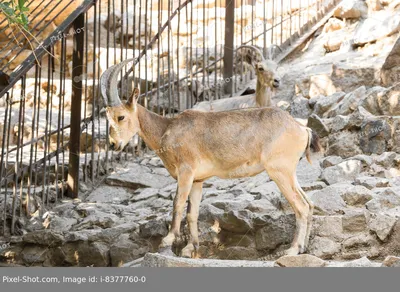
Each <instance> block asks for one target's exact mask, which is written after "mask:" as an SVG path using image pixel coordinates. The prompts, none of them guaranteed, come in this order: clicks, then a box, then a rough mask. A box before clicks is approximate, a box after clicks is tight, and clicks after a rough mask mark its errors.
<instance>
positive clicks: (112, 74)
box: [100, 58, 136, 107]
mask: <svg viewBox="0 0 400 292" xmlns="http://www.w3.org/2000/svg"><path fill="white" fill-rule="evenodd" d="M135 60H136V59H135V58H133V59H127V60H125V61H122V62H121V63H119V64H116V65H113V66H111V67H110V68H108V69H107V70H106V71H104V73H103V74H102V75H101V77H100V92H101V96H102V97H103V99H104V103H105V105H106V106H110V107H113V106H118V105H121V104H122V102H121V99H120V98H119V95H118V74H119V72H120V71H121V70H122V68H123V67H124V66H125V65H126V64H128V63H129V62H132V61H135Z"/></svg>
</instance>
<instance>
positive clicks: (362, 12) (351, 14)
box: [333, 0, 368, 19]
mask: <svg viewBox="0 0 400 292" xmlns="http://www.w3.org/2000/svg"><path fill="white" fill-rule="evenodd" d="M367 15H368V7H367V4H365V2H364V1H359V0H346V1H343V3H342V4H341V5H340V6H339V7H338V8H336V10H335V11H334V12H333V16H335V17H339V18H342V19H351V18H352V19H359V18H360V17H364V18H365V17H366V16H367Z"/></svg>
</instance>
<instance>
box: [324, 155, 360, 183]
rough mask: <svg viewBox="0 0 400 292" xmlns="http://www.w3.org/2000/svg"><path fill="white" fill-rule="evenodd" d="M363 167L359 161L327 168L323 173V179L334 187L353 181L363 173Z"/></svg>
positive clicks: (350, 161)
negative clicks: (339, 183)
mask: <svg viewBox="0 0 400 292" xmlns="http://www.w3.org/2000/svg"><path fill="white" fill-rule="evenodd" d="M361 169H362V165H361V162H360V161H358V160H348V161H344V162H341V163H339V164H337V165H335V166H330V167H327V168H325V169H324V170H323V172H322V179H323V180H324V181H326V183H327V184H329V185H332V184H335V183H338V182H344V181H353V180H354V179H355V178H356V177H357V176H358V175H359V174H360V172H361Z"/></svg>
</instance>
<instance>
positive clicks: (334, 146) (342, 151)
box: [326, 131, 362, 157]
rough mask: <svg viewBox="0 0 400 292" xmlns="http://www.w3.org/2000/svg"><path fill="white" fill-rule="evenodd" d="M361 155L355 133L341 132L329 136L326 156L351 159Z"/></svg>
mask: <svg viewBox="0 0 400 292" xmlns="http://www.w3.org/2000/svg"><path fill="white" fill-rule="evenodd" d="M339 141H340V142H339ZM361 153H362V150H361V149H360V147H359V137H358V134H357V133H353V132H349V131H341V132H336V133H333V134H330V135H329V140H328V149H327V153H326V154H327V155H337V156H341V157H352V156H354V155H357V154H361Z"/></svg>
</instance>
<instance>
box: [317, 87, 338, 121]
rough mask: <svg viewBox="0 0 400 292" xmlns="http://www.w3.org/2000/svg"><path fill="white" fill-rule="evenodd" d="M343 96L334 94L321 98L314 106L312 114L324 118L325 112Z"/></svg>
mask: <svg viewBox="0 0 400 292" xmlns="http://www.w3.org/2000/svg"><path fill="white" fill-rule="evenodd" d="M344 96H345V93H344V92H336V93H334V94H332V95H329V96H321V97H320V98H319V99H318V100H317V102H316V103H315V105H314V114H316V115H318V116H320V117H324V116H325V115H324V114H325V112H327V111H328V110H329V109H330V108H331V107H332V106H333V105H335V104H336V103H337V102H339V101H340V100H341V99H342V98H343V97H344Z"/></svg>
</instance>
